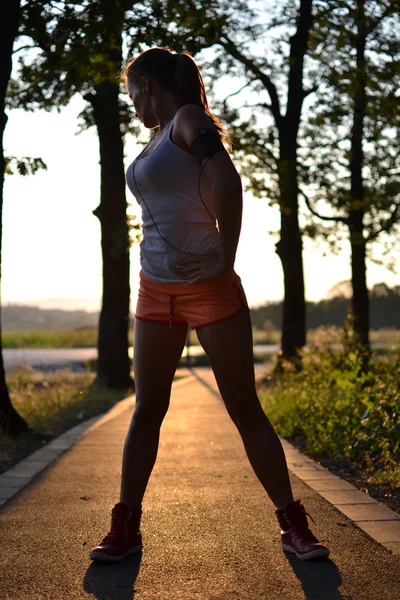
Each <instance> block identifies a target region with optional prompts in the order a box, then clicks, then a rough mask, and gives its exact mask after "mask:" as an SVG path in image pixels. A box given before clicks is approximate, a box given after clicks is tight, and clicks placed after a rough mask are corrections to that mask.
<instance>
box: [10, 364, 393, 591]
mask: <svg viewBox="0 0 400 600" xmlns="http://www.w3.org/2000/svg"><path fill="white" fill-rule="evenodd" d="M194 373H195V377H191V378H187V379H186V380H180V381H177V382H176V383H175V384H174V388H173V394H172V401H171V409H170V411H169V413H168V415H167V417H166V419H165V422H164V424H163V428H162V436H161V443H160V451H159V457H158V461H157V463H156V467H155V470H154V472H153V475H152V477H151V480H150V484H149V487H148V491H147V493H146V497H145V504H144V515H143V525H142V531H143V535H144V551H143V554H142V555H140V556H136V557H129V558H128V559H126V560H125V561H123V562H122V563H120V564H116V565H98V564H94V563H92V562H91V561H90V560H89V558H88V552H89V549H90V548H91V546H93V545H95V544H97V543H98V542H99V541H100V539H101V537H102V536H103V535H104V534H105V533H106V532H107V531H108V527H109V523H110V509H111V507H112V505H113V504H114V503H115V502H116V501H117V499H118V492H119V479H120V469H121V465H120V463H121V453H122V447H123V441H124V437H125V433H126V430H127V427H128V425H129V421H130V416H131V410H125V411H123V412H121V413H120V414H118V415H117V416H116V417H115V418H113V419H109V420H106V421H103V422H102V423H100V424H97V426H96V425H95V426H94V427H93V428H92V429H90V430H89V431H88V432H87V433H86V434H85V435H84V436H83V437H82V439H81V440H80V441H79V442H78V443H77V444H76V445H75V446H74V447H72V448H71V449H70V450H69V451H68V452H67V453H66V454H64V455H63V456H62V457H61V458H60V459H59V460H58V461H57V462H56V463H55V464H54V465H53V466H51V467H50V468H48V469H47V470H46V471H44V472H43V473H42V475H40V476H39V477H38V478H37V479H36V480H35V481H34V482H33V483H32V484H31V485H29V486H28V487H27V488H25V490H23V491H22V492H21V493H20V494H18V495H17V496H15V497H13V498H12V499H11V500H10V501H9V502H8V503H7V504H5V505H4V507H3V508H2V509H1V511H0V532H1V542H0V543H1V550H0V597H1V598H2V600H15V599H18V600H19V599H21V600H22V599H24V600H25V599H29V600H42V599H43V600H47V599H49V600H58V599H62V600H74V599H75V598H96V599H99V600H114V599H119V600H131V599H134V600H197V599H199V600H278V599H279V600H281V599H285V600H300V599H305V598H306V599H307V600H339V599H343V600H389V599H390V600H395V599H396V598H398V597H399V596H400V595H399V590H400V559H399V557H398V556H394V555H392V554H391V553H390V552H389V551H388V550H386V549H384V548H383V547H382V546H380V545H379V544H377V543H376V542H374V541H372V540H371V539H370V538H369V537H368V536H367V535H366V534H365V533H364V532H362V531H360V530H359V529H358V528H357V527H356V526H355V525H354V524H352V523H351V521H350V520H349V519H347V518H346V517H344V516H343V515H342V514H341V513H339V512H338V511H337V510H336V509H335V508H334V507H333V506H332V505H331V504H329V503H328V502H327V501H326V500H324V499H323V498H322V497H321V496H319V495H318V494H317V493H316V492H315V491H313V490H311V489H310V488H309V487H308V486H307V485H305V484H304V483H302V482H301V481H300V480H299V479H297V478H296V477H295V476H293V486H294V490H295V495H296V497H301V498H302V500H303V501H304V504H305V505H306V508H307V511H308V512H309V513H311V514H312V515H313V517H314V519H315V521H316V523H317V527H316V528H315V529H316V532H317V533H318V535H319V536H320V537H321V538H322V539H324V540H327V541H329V544H330V546H331V548H332V560H325V561H314V562H308V563H307V562H301V561H298V560H296V559H292V558H288V557H286V556H285V554H284V553H283V552H282V551H281V548H280V541H279V532H278V528H277V524H276V521H275V517H274V512H273V506H272V504H271V502H270V501H269V500H268V499H267V497H266V495H265V493H264V491H263V490H262V488H261V486H260V485H259V483H258V481H257V480H256V478H255V476H254V475H253V473H252V470H251V468H250V467H249V464H248V462H247V459H246V456H245V453H244V450H243V447H242V444H241V441H240V438H239V436H238V434H237V432H236V429H235V428H234V426H233V425H232V423H231V422H230V420H229V419H228V417H227V415H226V413H225V409H224V407H223V405H222V402H221V400H220V398H219V395H218V393H217V391H216V386H215V383H214V379H213V376H212V374H211V372H209V371H208V372H207V371H206V370H195V371H194ZM343 525H345V526H343ZM133 590H135V591H133ZM396 594H397V595H396Z"/></svg>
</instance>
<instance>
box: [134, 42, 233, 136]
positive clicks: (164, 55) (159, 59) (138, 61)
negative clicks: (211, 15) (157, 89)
mask: <svg viewBox="0 0 400 600" xmlns="http://www.w3.org/2000/svg"><path fill="white" fill-rule="evenodd" d="M144 75H152V76H153V77H155V78H156V79H157V81H158V82H159V83H160V84H161V85H162V86H163V87H165V88H166V89H167V90H170V91H172V92H174V93H175V94H176V96H177V98H178V102H179V104H180V105H181V106H183V105H184V104H196V105H197V106H200V107H201V108H202V109H203V110H204V112H205V113H206V114H207V115H208V117H209V118H210V120H211V121H212V123H213V125H214V126H215V127H216V129H217V131H218V133H219V135H220V138H221V140H222V142H224V143H225V144H226V145H228V147H230V140H229V135H228V134H227V132H226V129H225V127H224V126H223V124H222V122H221V121H220V120H219V119H218V117H216V116H215V115H213V114H212V112H211V111H210V107H209V106H208V101H207V96H206V90H205V87H204V82H203V78H202V76H201V73H200V71H199V68H198V66H197V65H196V63H195V61H194V60H193V58H192V57H191V56H190V54H189V53H187V52H183V53H182V54H174V53H173V52H171V50H169V49H168V48H161V47H158V48H151V49H150V50H145V51H143V52H141V53H140V54H139V55H138V56H137V57H136V58H133V59H132V60H130V61H129V62H128V64H127V65H126V67H125V68H124V70H123V72H122V80H123V81H124V83H125V85H127V83H128V81H132V83H138V82H140V79H141V77H143V76H144Z"/></svg>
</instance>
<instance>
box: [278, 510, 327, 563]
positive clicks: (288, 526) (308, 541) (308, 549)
mask: <svg viewBox="0 0 400 600" xmlns="http://www.w3.org/2000/svg"><path fill="white" fill-rule="evenodd" d="M275 514H276V516H277V517H278V522H279V525H280V527H281V538H282V546H283V549H284V550H285V551H286V552H293V553H294V554H295V555H296V556H297V558H300V559H301V560H308V559H310V558H320V557H324V556H329V549H328V547H327V546H325V544H321V542H319V541H318V540H317V538H316V537H315V535H314V534H313V533H312V532H311V531H310V529H309V527H308V522H307V514H308V513H306V511H305V510H304V506H303V505H302V504H300V500H296V501H295V502H289V504H287V505H286V506H285V508H284V509H283V508H278V509H277V510H276V511H275ZM308 516H309V517H310V518H311V520H312V517H311V516H310V515H308ZM313 522H314V521H313Z"/></svg>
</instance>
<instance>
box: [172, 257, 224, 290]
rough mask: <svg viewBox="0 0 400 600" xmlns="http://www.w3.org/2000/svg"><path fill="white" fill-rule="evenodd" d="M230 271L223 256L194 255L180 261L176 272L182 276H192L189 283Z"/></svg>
mask: <svg viewBox="0 0 400 600" xmlns="http://www.w3.org/2000/svg"><path fill="white" fill-rule="evenodd" d="M226 271H228V268H227V267H226V265H224V263H223V261H222V258H221V256H219V255H217V256H215V255H209V256H207V255H206V256H194V257H188V258H183V259H181V260H179V261H178V264H177V267H176V272H177V273H178V274H179V275H180V276H182V277H188V278H190V281H189V282H188V283H196V281H201V280H202V279H211V278H212V277H218V275H222V274H223V273H225V272H226Z"/></svg>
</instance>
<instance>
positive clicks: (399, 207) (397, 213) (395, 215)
mask: <svg viewBox="0 0 400 600" xmlns="http://www.w3.org/2000/svg"><path fill="white" fill-rule="evenodd" d="M397 221H400V202H397V203H396V204H395V205H394V208H393V210H392V212H391V213H390V217H389V218H388V219H387V221H386V223H385V224H384V225H382V227H381V228H380V229H378V230H377V231H374V232H372V233H370V234H369V236H367V238H366V241H367V242H372V241H373V240H375V239H376V238H377V237H378V235H379V234H381V233H383V232H384V231H390V230H391V228H392V227H393V225H395V224H396V223H397Z"/></svg>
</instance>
